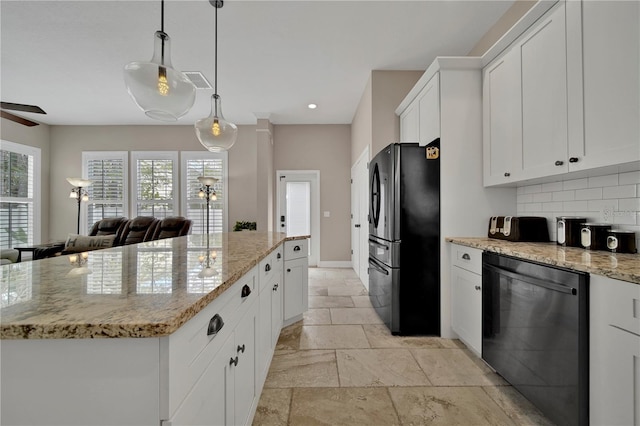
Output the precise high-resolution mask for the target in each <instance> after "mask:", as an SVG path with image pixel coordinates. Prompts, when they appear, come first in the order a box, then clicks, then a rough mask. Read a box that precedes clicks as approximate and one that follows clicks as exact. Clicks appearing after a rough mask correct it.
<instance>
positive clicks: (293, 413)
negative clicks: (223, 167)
mask: <svg viewBox="0 0 640 426" xmlns="http://www.w3.org/2000/svg"><path fill="white" fill-rule="evenodd" d="M253 424H254V425H305V426H307V425H332V426H333V425H350V426H353V425H369V426H371V425H431V424H434V425H525V424H526V425H548V424H551V423H550V422H549V421H548V420H547V419H546V418H545V417H544V416H543V415H542V414H541V413H540V412H539V411H538V410H537V409H536V408H535V407H533V406H532V405H531V404H530V403H529V402H528V401H527V400H526V399H525V398H524V397H522V396H521V395H520V394H519V393H518V392H517V391H516V390H515V389H513V388H512V387H511V386H509V385H508V384H507V383H506V382H505V381H504V380H503V379H502V378H501V377H500V376H499V375H497V374H496V373H494V372H493V371H492V370H491V369H490V368H488V367H487V366H486V365H485V364H484V363H483V362H482V361H481V360H480V359H478V357H476V356H475V355H474V354H473V353H471V352H470V351H469V350H467V349H466V347H465V345H464V344H463V343H461V342H460V341H458V340H449V339H442V338H438V337H399V336H392V335H391V334H390V333H389V331H388V330H387V328H386V327H385V326H384V324H382V323H381V321H380V319H379V318H378V316H377V314H376V312H375V311H374V310H373V308H372V307H371V304H370V303H369V298H368V296H367V291H366V289H365V288H364V286H363V285H362V283H361V282H360V280H359V279H358V277H357V276H356V274H355V272H354V271H353V270H352V269H329V268H310V269H309V311H308V312H307V313H306V314H305V315H304V319H303V320H302V321H299V322H298V323H295V324H293V325H291V326H289V327H286V328H285V329H283V331H282V333H281V334H280V339H279V340H278V344H277V347H276V352H275V354H274V356H273V361H272V362H271V367H270V369H269V374H268V376H267V380H266V383H265V385H264V390H263V392H262V395H261V397H260V402H259V405H258V408H257V411H256V414H255V417H254V420H253Z"/></svg>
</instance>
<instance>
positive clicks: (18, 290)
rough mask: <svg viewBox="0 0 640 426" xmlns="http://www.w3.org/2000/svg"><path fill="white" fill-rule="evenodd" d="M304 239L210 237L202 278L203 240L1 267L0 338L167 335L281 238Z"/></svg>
mask: <svg viewBox="0 0 640 426" xmlns="http://www.w3.org/2000/svg"><path fill="white" fill-rule="evenodd" d="M307 237H308V236H304V237H293V238H287V237H286V236H285V234H283V233H271V232H256V231H252V232H231V233H222V234H210V235H209V241H208V242H209V247H210V250H215V252H216V259H215V262H214V263H213V269H214V270H215V272H216V273H215V275H213V276H208V277H202V275H203V274H200V272H201V271H202V269H203V265H202V264H201V263H200V260H199V257H200V258H202V257H204V256H206V250H207V236H206V235H189V236H186V237H179V238H170V239H165V240H159V241H152V242H148V243H141V244H134V245H129V246H123V247H114V248H111V249H105V250H96V251H91V252H87V253H86V254H85V256H87V255H88V256H87V257H86V259H82V256H75V259H74V257H72V256H59V257H55V258H49V259H43V260H37V261H32V262H21V263H14V264H9V265H4V266H2V267H1V268H0V270H1V272H2V283H1V286H0V297H1V299H0V303H1V305H0V338H2V339H60V338H63V339H68V338H103V337H106V338H109V337H160V336H166V335H169V334H171V333H173V332H174V331H176V330H177V329H178V328H179V327H180V326H182V325H183V324H184V323H185V322H187V321H188V320H189V319H191V318H192V317H194V316H195V315H196V314H197V313H198V312H200V310H202V309H203V308H204V307H205V306H207V305H208V304H209V303H211V302H212V301H213V300H214V299H215V298H216V297H218V296H219V295H220V294H222V293H223V292H224V291H225V290H226V289H228V288H229V287H231V286H232V285H233V284H234V283H235V282H236V281H237V280H238V279H240V278H241V277H242V276H243V275H244V274H246V273H247V272H249V271H250V270H251V268H253V267H254V266H255V265H257V264H258V263H259V262H260V261H261V260H262V259H263V258H264V257H266V256H267V255H268V254H269V253H270V252H272V251H273V250H274V249H276V248H277V247H278V246H279V245H280V244H282V243H283V241H285V240H290V239H303V238H307ZM73 260H75V263H72V261H73ZM81 260H82V261H84V262H83V264H79V262H80V261H81ZM199 274H200V276H199Z"/></svg>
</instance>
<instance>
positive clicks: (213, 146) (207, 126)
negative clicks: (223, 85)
mask: <svg viewBox="0 0 640 426" xmlns="http://www.w3.org/2000/svg"><path fill="white" fill-rule="evenodd" d="M195 127H196V136H197V137H198V140H199V141H200V143H201V144H202V146H204V147H205V148H207V149H208V150H209V151H211V152H221V151H226V150H228V149H229V148H231V147H232V146H233V144H234V143H236V139H237V137H238V126H236V125H235V124H233V123H231V122H229V121H227V120H225V119H224V117H223V116H222V106H221V100H220V96H218V95H217V94H216V95H213V96H211V114H210V115H209V117H207V118H202V119H200V120H198V121H196V124H195Z"/></svg>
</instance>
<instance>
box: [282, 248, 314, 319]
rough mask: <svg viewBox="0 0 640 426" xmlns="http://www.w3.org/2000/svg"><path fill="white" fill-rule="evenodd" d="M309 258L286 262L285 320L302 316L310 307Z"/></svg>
mask: <svg viewBox="0 0 640 426" xmlns="http://www.w3.org/2000/svg"><path fill="white" fill-rule="evenodd" d="M308 294H309V292H308V270H307V258H306V257H304V258H300V259H294V260H286V261H285V262H284V320H285V321H286V320H288V319H291V318H293V317H296V316H298V315H301V314H302V313H303V312H305V311H306V310H307V307H308V305H309V296H308Z"/></svg>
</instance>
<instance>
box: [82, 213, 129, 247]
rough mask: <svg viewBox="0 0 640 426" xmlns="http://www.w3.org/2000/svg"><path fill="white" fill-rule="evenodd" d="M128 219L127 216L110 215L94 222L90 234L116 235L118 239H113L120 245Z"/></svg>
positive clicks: (115, 244)
mask: <svg viewBox="0 0 640 426" xmlns="http://www.w3.org/2000/svg"><path fill="white" fill-rule="evenodd" d="M127 222H128V220H127V218H126V217H108V218H105V219H102V220H99V221H97V222H96V223H94V224H93V226H92V227H91V229H90V230H89V236H90V237H93V236H96V235H115V236H116V239H115V240H114V241H113V245H114V246H119V245H120V239H121V238H122V231H123V230H124V227H125V225H126V224H127Z"/></svg>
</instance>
